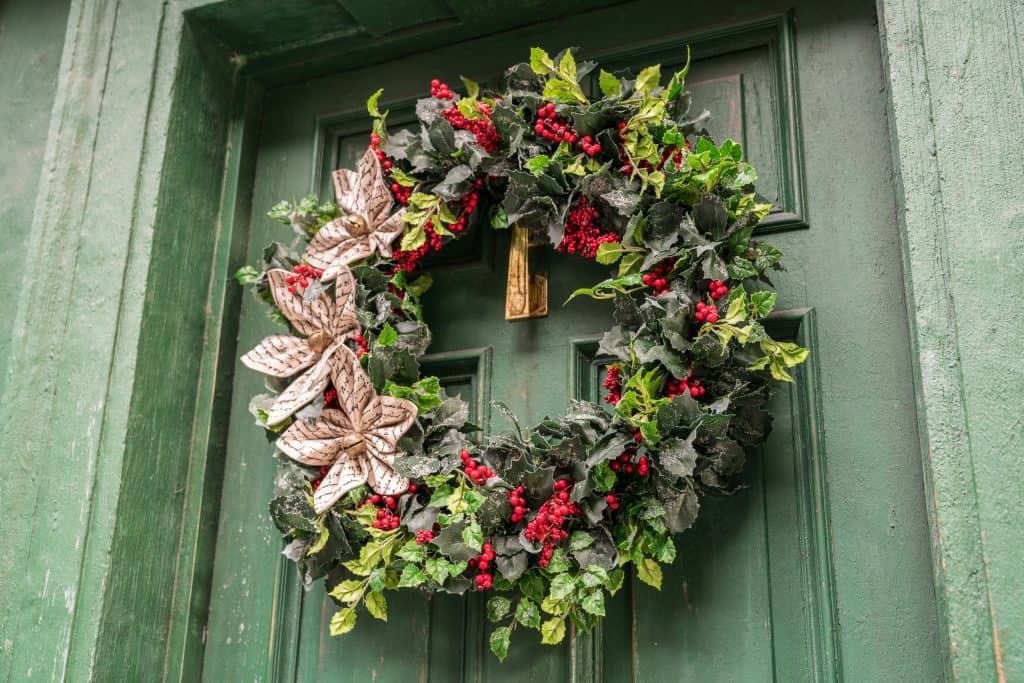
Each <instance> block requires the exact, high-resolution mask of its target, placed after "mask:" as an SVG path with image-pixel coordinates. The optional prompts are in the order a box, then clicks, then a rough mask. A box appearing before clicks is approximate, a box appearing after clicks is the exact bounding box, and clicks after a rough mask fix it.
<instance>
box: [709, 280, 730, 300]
mask: <svg viewBox="0 0 1024 683" xmlns="http://www.w3.org/2000/svg"><path fill="white" fill-rule="evenodd" d="M728 293H729V288H728V287H727V286H726V284H725V283H724V282H722V281H721V280H712V281H711V283H710V284H709V285H708V294H710V295H711V298H712V299H714V300H715V301H718V300H719V299H721V298H722V297H723V296H725V295H726V294H728Z"/></svg>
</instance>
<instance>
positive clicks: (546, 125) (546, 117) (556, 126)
mask: <svg viewBox="0 0 1024 683" xmlns="http://www.w3.org/2000/svg"><path fill="white" fill-rule="evenodd" d="M533 132H535V133H536V134H537V135H539V136H541V137H542V138H544V139H545V140H549V141H551V142H554V143H555V144H558V143H560V142H567V143H569V144H570V145H574V144H576V141H577V140H579V139H580V138H579V133H577V132H576V131H575V130H573V128H572V126H570V125H569V122H568V121H566V120H565V119H563V118H562V117H561V116H559V115H558V114H556V113H555V103H554V102H548V103H547V104H545V105H544V106H543V107H541V108H540V109H538V110H537V122H536V123H534V124H533ZM598 147H599V148H600V145H599V146H598ZM598 151H600V149H598Z"/></svg>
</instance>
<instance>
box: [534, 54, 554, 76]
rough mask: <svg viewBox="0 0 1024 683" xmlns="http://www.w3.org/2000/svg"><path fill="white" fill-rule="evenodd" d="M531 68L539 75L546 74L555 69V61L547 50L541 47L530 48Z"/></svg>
mask: <svg viewBox="0 0 1024 683" xmlns="http://www.w3.org/2000/svg"><path fill="white" fill-rule="evenodd" d="M530 68H531V69H533V73H535V74H537V75H538V76H546V75H547V74H549V73H551V72H552V71H554V70H555V63H554V62H553V61H551V57H550V56H549V55H548V53H547V52H545V51H544V50H542V49H541V48H539V47H531V48H530Z"/></svg>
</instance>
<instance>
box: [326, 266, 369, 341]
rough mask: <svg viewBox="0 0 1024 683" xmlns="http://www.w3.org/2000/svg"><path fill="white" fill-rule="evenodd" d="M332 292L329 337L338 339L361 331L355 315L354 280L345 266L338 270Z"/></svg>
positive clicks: (346, 337)
mask: <svg viewBox="0 0 1024 683" xmlns="http://www.w3.org/2000/svg"><path fill="white" fill-rule="evenodd" d="M334 292H335V295H334V317H333V318H331V326H330V330H331V337H333V338H334V340H335V341H338V340H342V339H348V338H349V337H352V336H354V335H357V334H359V333H360V332H361V331H362V328H361V327H360V325H359V319H358V318H357V317H356V280H355V278H354V277H353V276H352V271H351V270H349V269H348V268H347V267H344V268H341V269H340V270H338V275H337V277H336V278H335V281H334Z"/></svg>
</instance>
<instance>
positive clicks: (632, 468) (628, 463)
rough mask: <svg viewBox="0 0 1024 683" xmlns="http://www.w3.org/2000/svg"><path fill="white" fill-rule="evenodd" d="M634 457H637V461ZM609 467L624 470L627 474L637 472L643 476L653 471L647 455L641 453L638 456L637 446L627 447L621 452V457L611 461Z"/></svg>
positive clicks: (614, 469) (613, 469) (617, 470)
mask: <svg viewBox="0 0 1024 683" xmlns="http://www.w3.org/2000/svg"><path fill="white" fill-rule="evenodd" d="M634 458H635V459H636V461H635V462H634ZM608 467H610V468H611V469H612V471H613V472H624V473H626V474H633V473H634V472H635V473H636V474H638V475H640V476H641V477H646V476H647V474H648V473H649V472H650V471H651V463H650V461H649V460H648V459H647V456H645V455H641V456H640V457H639V458H637V457H636V446H629V447H628V448H626V450H624V451H622V453H620V454H619V457H617V458H615V460H612V461H611V463H609V465H608Z"/></svg>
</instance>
